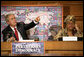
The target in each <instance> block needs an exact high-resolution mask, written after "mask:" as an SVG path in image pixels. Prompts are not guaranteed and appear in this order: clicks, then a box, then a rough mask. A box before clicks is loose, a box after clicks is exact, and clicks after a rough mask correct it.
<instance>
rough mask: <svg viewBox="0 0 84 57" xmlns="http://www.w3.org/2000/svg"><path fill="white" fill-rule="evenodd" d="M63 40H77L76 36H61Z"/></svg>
mask: <svg viewBox="0 0 84 57" xmlns="http://www.w3.org/2000/svg"><path fill="white" fill-rule="evenodd" d="M63 41H77V37H63Z"/></svg>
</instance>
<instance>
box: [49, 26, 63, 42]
mask: <svg viewBox="0 0 84 57" xmlns="http://www.w3.org/2000/svg"><path fill="white" fill-rule="evenodd" d="M60 29H62V27H61V26H58V25H52V26H51V27H50V29H49V31H50V33H51V35H50V36H49V37H48V41H54V36H55V35H57V33H58V32H59V30H60Z"/></svg>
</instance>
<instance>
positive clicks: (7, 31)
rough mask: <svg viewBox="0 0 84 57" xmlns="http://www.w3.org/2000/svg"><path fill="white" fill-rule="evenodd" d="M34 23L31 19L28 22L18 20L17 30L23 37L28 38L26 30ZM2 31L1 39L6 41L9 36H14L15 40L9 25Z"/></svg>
mask: <svg viewBox="0 0 84 57" xmlns="http://www.w3.org/2000/svg"><path fill="white" fill-rule="evenodd" d="M35 25H36V24H35V23H34V22H33V21H32V22H31V23H30V24H24V22H19V23H17V30H18V31H19V32H20V34H21V36H22V37H23V39H28V38H27V34H26V30H28V29H30V28H32V27H34V26H35ZM2 33H3V41H6V40H7V39H8V38H10V37H11V36H13V37H15V39H16V40H17V38H16V36H15V33H14V32H13V30H12V29H11V28H10V26H9V25H8V26H7V27H6V28H5V29H4V30H3V31H2Z"/></svg>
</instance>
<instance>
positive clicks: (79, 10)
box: [1, 1, 83, 31]
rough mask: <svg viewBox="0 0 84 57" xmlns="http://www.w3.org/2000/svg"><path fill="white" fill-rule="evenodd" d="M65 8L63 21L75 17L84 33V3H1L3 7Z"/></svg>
mask: <svg viewBox="0 0 84 57" xmlns="http://www.w3.org/2000/svg"><path fill="white" fill-rule="evenodd" d="M57 5H62V6H63V19H65V17H66V16H67V15H69V14H71V15H75V16H76V20H77V22H76V23H77V25H78V26H79V27H80V29H81V31H83V1H1V6H57Z"/></svg>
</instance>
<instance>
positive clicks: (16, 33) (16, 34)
mask: <svg viewBox="0 0 84 57" xmlns="http://www.w3.org/2000/svg"><path fill="white" fill-rule="evenodd" d="M14 30H15V36H16V38H17V40H18V41H19V37H18V32H17V30H16V28H14Z"/></svg>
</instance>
